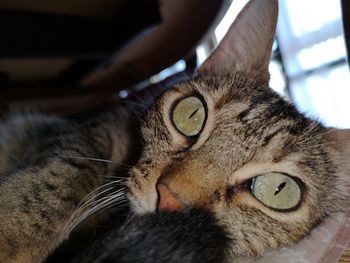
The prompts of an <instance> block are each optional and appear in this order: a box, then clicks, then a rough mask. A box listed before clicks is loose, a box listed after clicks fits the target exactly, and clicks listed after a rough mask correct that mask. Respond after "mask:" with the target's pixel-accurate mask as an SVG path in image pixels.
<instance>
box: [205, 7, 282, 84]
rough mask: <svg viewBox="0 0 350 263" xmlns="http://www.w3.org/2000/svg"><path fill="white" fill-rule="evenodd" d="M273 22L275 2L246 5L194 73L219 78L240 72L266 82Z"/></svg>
mask: <svg viewBox="0 0 350 263" xmlns="http://www.w3.org/2000/svg"><path fill="white" fill-rule="evenodd" d="M277 18H278V0H251V1H249V2H248V3H247V4H246V6H245V7H244V8H243V10H242V11H241V12H240V13H239V15H238V16H237V18H236V19H235V21H234V22H233V23H232V25H231V26H230V28H229V30H228V32H227V33H226V35H225V37H224V38H223V40H222V41H221V43H220V44H219V46H218V47H217V48H216V50H215V51H214V52H213V53H212V54H211V55H210V56H209V58H208V59H207V60H206V61H205V62H204V63H203V64H202V65H201V66H200V68H199V69H198V73H199V74H200V75H218V74H219V75H222V74H232V73H234V72H237V71H241V72H245V73H248V74H249V75H252V77H254V78H261V80H263V81H268V79H269V73H268V66H269V61H270V57H271V50H272V44H273V40H274V36H275V30H276V24H277Z"/></svg>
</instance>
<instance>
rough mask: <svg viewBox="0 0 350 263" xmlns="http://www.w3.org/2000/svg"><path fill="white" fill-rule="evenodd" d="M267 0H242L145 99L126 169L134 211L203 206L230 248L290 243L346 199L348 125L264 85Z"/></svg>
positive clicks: (270, 28)
mask: <svg viewBox="0 0 350 263" xmlns="http://www.w3.org/2000/svg"><path fill="white" fill-rule="evenodd" d="M277 9H278V2H277V0H252V1H250V2H249V3H248V4H247V5H246V6H245V7H244V9H243V11H242V12H241V13H240V14H239V16H238V17H237V19H236V20H235V22H234V23H233V24H232V25H231V27H230V29H229V31H228V33H227V35H226V36H225V38H224V39H223V41H222V42H221V43H220V45H219V46H218V48H217V49H216V50H215V51H214V52H213V53H212V54H211V56H210V57H209V58H208V59H207V60H206V61H205V62H204V64H203V65H202V66H201V67H200V68H199V70H198V76H197V77H195V78H194V79H193V80H191V81H187V82H184V83H181V84H178V85H175V86H174V87H173V88H172V89H170V90H168V91H166V92H165V93H164V94H163V95H162V96H161V97H160V98H158V99H157V100H156V101H155V102H154V104H153V105H152V106H151V107H150V109H149V110H148V111H147V113H146V114H145V116H144V120H143V123H142V128H141V133H142V137H143V148H142V153H141V157H140V159H139V161H138V163H137V164H136V166H135V167H134V168H133V169H132V170H131V171H130V175H131V176H130V180H129V183H128V188H129V193H128V197H129V200H130V203H131V207H132V210H133V211H134V212H135V213H139V214H143V213H153V212H156V211H157V210H169V211H182V210H183V209H186V208H190V207H199V208H203V209H207V210H209V211H210V212H211V213H212V214H213V215H214V216H215V217H216V218H217V220H218V222H219V223H220V224H221V225H223V226H224V227H225V228H226V229H227V231H228V232H229V234H230V236H231V237H232V240H233V241H232V246H231V248H232V253H233V254H256V253H261V252H263V251H264V250H265V249H266V248H268V247H277V246H280V245H284V244H290V243H292V242H294V241H295V240H298V239H299V238H301V237H302V236H304V235H306V234H307V233H308V232H309V231H310V229H311V228H312V227H313V226H314V225H315V224H316V223H317V222H318V221H319V220H321V219H322V218H323V217H324V216H325V215H327V214H329V213H333V212H337V211H342V210H343V211H344V210H346V209H347V208H349V202H348V201H347V200H348V199H349V189H350V185H349V181H350V179H349V176H348V174H349V172H350V165H349V164H348V161H347V159H348V157H349V156H350V135H349V132H348V131H347V130H337V129H328V128H325V127H323V126H322V125H321V124H319V123H318V122H316V121H313V120H310V119H308V118H306V117H304V116H303V115H302V114H300V113H299V112H298V111H297V110H296V109H295V108H294V107H293V106H292V105H291V104H290V103H288V102H286V101H285V100H283V99H282V98H281V97H279V96H278V95H277V94H276V93H275V92H273V91H272V90H271V89H270V88H269V87H268V81H269V73H268V64H269V60H270V56H271V48H272V42H273V39H274V33H275V28H276V21H277V16H278V11H277ZM339 142H341V143H339Z"/></svg>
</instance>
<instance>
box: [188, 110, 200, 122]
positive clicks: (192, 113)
mask: <svg viewBox="0 0 350 263" xmlns="http://www.w3.org/2000/svg"><path fill="white" fill-rule="evenodd" d="M198 110H199V108H197V109H196V110H195V111H194V112H193V113H192V114H191V116H190V117H188V118H189V119H191V118H192V117H193V116H194V115H195V114H196V113H197V111H198ZM195 120H196V119H195Z"/></svg>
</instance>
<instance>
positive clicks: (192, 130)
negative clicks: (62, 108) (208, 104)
mask: <svg viewBox="0 0 350 263" xmlns="http://www.w3.org/2000/svg"><path fill="white" fill-rule="evenodd" d="M172 117H173V123H174V125H175V127H176V128H177V129H178V130H179V131H180V132H181V133H182V134H184V135H186V136H195V135H198V133H199V132H200V131H201V130H202V128H203V125H204V121H205V109H204V105H203V103H202V101H201V100H200V99H198V98H197V97H194V96H192V97H187V98H185V99H182V100H180V101H179V102H178V103H177V104H176V106H175V108H174V110H173V116H172Z"/></svg>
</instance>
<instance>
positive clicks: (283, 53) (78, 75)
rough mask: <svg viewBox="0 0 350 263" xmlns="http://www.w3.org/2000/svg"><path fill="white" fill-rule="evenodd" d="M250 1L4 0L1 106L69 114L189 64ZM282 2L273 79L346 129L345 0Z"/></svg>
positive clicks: (0, 1)
mask: <svg viewBox="0 0 350 263" xmlns="http://www.w3.org/2000/svg"><path fill="white" fill-rule="evenodd" d="M346 2H347V1H346V0H344V1H343V4H344V3H346ZM246 3H247V0H234V1H231V0H216V1H212V0H191V1H188V0H177V1H174V0H159V1H157V0H100V1H97V0H85V1H82V0H76V1H68V0H60V1H59V0H52V1H50V2H45V3H43V2H42V1H40V0H30V1H28V0H0V34H1V35H2V40H1V41H0V110H1V112H6V111H9V110H15V109H17V108H23V107H30V108H35V109H39V110H44V111H48V112H52V113H55V114H61V115H70V114H74V113H76V112H80V111H83V110H86V109H89V108H93V107H96V106H99V105H102V104H108V103H112V101H113V103H115V102H118V101H122V100H125V99H127V98H128V97H130V95H132V94H137V93H138V92H140V91H141V92H142V90H144V89H145V88H148V87H149V85H151V86H152V85H153V84H156V83H158V82H160V81H162V80H164V79H165V78H167V77H169V76H171V75H173V74H176V73H178V72H182V71H191V70H192V71H193V70H194V68H195V67H196V66H198V65H199V64H200V63H202V62H203V61H204V60H205V58H206V57H207V56H208V55H209V54H210V52H212V50H213V49H214V48H215V47H216V46H217V44H218V42H219V41H220V40H221V39H222V38H223V36H224V34H225V33H226V31H227V29H228V27H229V26H230V24H231V23H232V22H233V20H234V19H235V17H236V16H237V14H238V13H239V11H240V10H241V9H242V7H243V6H244V5H245V4H246ZM279 3H280V16H279V23H278V29H277V36H276V39H275V42H274V47H273V50H274V51H273V58H272V61H271V64H270V72H271V82H270V85H271V87H272V88H273V89H274V90H276V91H277V92H278V93H279V94H281V95H282V96H284V97H285V98H286V99H287V100H290V101H292V102H293V103H295V104H296V105H297V107H298V108H299V110H300V111H302V112H304V113H306V114H307V115H308V116H310V117H312V118H316V119H318V120H320V121H322V122H323V123H324V124H325V125H327V126H335V127H341V128H346V127H348V128H349V127H350V118H349V117H348V115H349V114H350V103H349V99H350V74H349V69H348V64H347V60H346V56H347V55H346V45H345V42H344V36H343V25H342V21H343V20H342V8H341V0H307V1H304V0H279ZM349 8H350V7H349ZM113 103H112V104H113Z"/></svg>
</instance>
